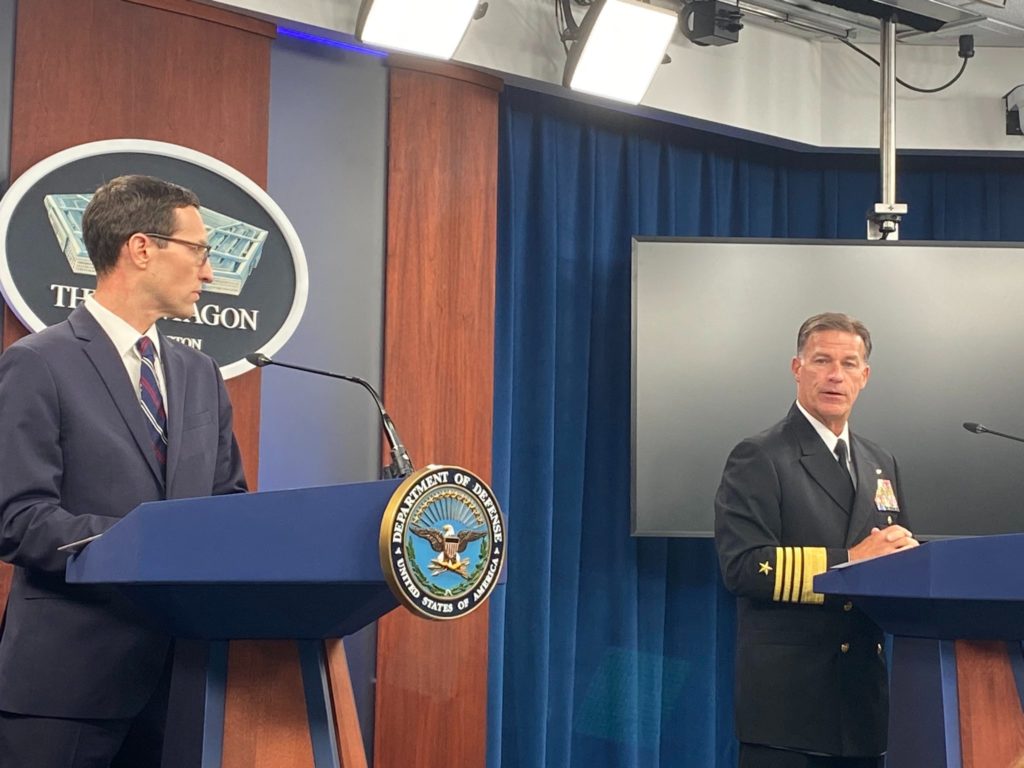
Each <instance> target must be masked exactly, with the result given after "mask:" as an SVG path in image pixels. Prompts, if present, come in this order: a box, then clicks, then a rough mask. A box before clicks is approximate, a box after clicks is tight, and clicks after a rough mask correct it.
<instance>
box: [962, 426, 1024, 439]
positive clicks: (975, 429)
mask: <svg viewBox="0 0 1024 768" xmlns="http://www.w3.org/2000/svg"><path fill="white" fill-rule="evenodd" d="M964 429H966V430H967V431H968V432H974V433H975V434H976V435H981V434H985V433H988V434H990V435H999V437H1005V438H1006V439H1007V440H1016V441H1017V442H1018V443H1024V437H1017V436H1016V435H1008V434H1006V433H1005V432H996V431H995V430H994V429H989V428H988V427H986V426H985V425H984V424H978V423H977V422H976V421H965V422H964Z"/></svg>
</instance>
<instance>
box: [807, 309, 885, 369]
mask: <svg viewBox="0 0 1024 768" xmlns="http://www.w3.org/2000/svg"><path fill="white" fill-rule="evenodd" d="M818 331H844V332H846V333H853V334H856V335H857V336H860V337H861V339H863V340H864V359H865V360H867V359H868V358H869V357H871V332H870V331H869V330H868V329H867V326H866V325H864V323H862V322H861V321H860V320H858V319H857V318H855V317H850V316H849V315H846V314H843V313H842V312H822V313H821V314H820V315H812V316H811V317H808V318H807V319H806V320H804V322H803V325H801V326H800V330H799V331H798V332H797V335H796V355H797V357H799V356H800V355H801V353H802V352H803V351H804V346H805V345H806V344H807V340H808V339H809V338H811V334H812V333H817V332H818Z"/></svg>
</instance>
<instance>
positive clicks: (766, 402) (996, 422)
mask: <svg viewBox="0 0 1024 768" xmlns="http://www.w3.org/2000/svg"><path fill="white" fill-rule="evenodd" d="M828 311H835V312H846V313H848V314H850V315H853V316H854V317H857V318H859V319H860V320H862V321H863V322H864V323H865V324H866V325H867V327H868V329H869V330H870V332H871V335H872V340H873V343H874V350H873V352H872V354H871V359H870V361H869V362H870V365H871V376H870V379H869V381H868V385H867V387H866V388H865V389H864V390H863V391H862V392H861V394H860V397H859V398H858V400H857V402H856V405H855V406H854V410H853V415H852V417H851V419H850V428H851V430H852V431H853V432H855V433H858V434H860V435H863V436H864V437H867V438H869V439H871V440H874V441H875V442H877V443H879V444H881V445H882V446H883V447H885V448H887V449H888V450H890V451H892V452H893V453H894V454H895V456H896V458H897V461H898V464H899V470H900V477H901V482H902V484H903V493H904V496H905V500H906V506H907V512H908V513H909V516H910V520H911V522H912V528H913V531H914V533H915V535H917V536H918V537H924V538H930V537H944V536H961V535H973V534H996V533H1011V532H1021V531H1024V443H1020V442H1014V441H1012V440H1008V439H1005V438H1001V437H997V436H994V435H991V434H975V433H971V432H968V431H967V430H965V429H964V427H963V426H962V425H963V423H964V422H977V423H981V424H983V425H985V426H987V427H989V428H991V429H994V430H998V431H1001V432H1005V433H1009V434H1014V435H1022V436H1024V244H1020V243H1013V244H982V243H939V242H883V241H836V240H828V241H825V240H820V241H819V240H814V241H808V240H803V241H799V240H732V239H724V240H704V239H664V238H637V239H635V240H634V244H633V334H632V339H633V350H632V352H633V361H632V362H633V368H632V374H633V386H632V409H633V413H632V415H633V421H632V430H633V434H632V473H633V499H632V504H633V508H632V530H633V533H634V534H635V535H649V536H707V535H710V534H711V533H712V532H713V529H714V496H715V492H716V490H717V488H718V483H719V480H720V479H721V474H722V469H723V467H724V465H725V460H726V457H727V456H728V455H729V452H730V450H731V449H732V448H733V446H734V445H736V443H738V442H739V441H740V440H742V439H743V438H744V437H747V436H750V435H754V434H757V433H758V432H761V431H762V430H765V429H767V428H768V427H770V426H771V425H773V424H774V423H775V422H777V421H779V420H780V419H782V418H783V417H784V416H785V415H786V412H787V411H788V409H789V408H790V406H791V405H792V403H793V401H794V399H795V396H796V385H795V382H794V380H793V375H792V372H791V370H790V361H791V360H792V358H793V356H794V354H795V352H796V334H797V329H798V328H799V326H800V324H801V323H802V322H803V321H804V320H805V319H806V318H807V317H809V316H811V315H813V314H816V313H819V312H828Z"/></svg>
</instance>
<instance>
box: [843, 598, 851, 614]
mask: <svg viewBox="0 0 1024 768" xmlns="http://www.w3.org/2000/svg"><path fill="white" fill-rule="evenodd" d="M843 610H844V611H852V610H853V603H851V602H850V601H849V600H847V601H846V602H845V603H843Z"/></svg>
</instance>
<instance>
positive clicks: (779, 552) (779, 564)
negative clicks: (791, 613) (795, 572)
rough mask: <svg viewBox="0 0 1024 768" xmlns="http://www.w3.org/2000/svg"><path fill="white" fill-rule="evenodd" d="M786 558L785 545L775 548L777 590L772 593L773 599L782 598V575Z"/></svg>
mask: <svg viewBox="0 0 1024 768" xmlns="http://www.w3.org/2000/svg"><path fill="white" fill-rule="evenodd" d="M785 560H786V550H785V548H784V547H776V548H775V591H774V592H773V593H772V600H774V601H775V602H779V600H781V599H782V576H783V574H784V573H785V568H784V566H783V563H784V562H785Z"/></svg>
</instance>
